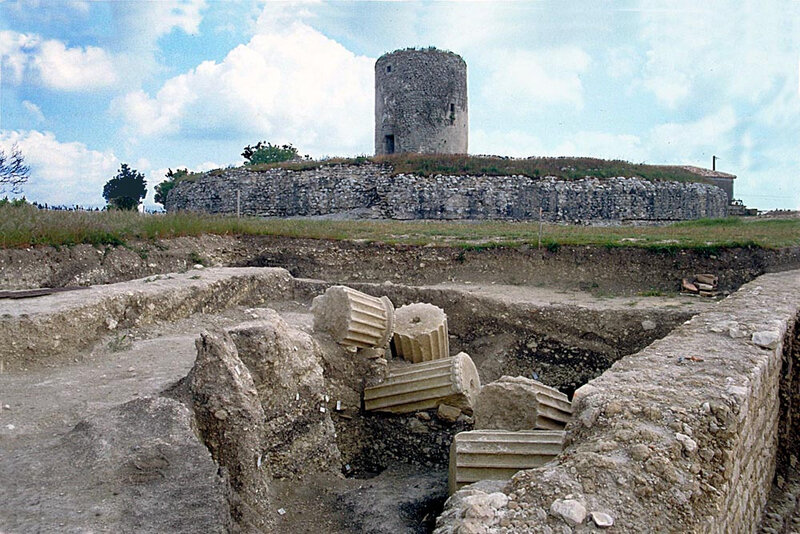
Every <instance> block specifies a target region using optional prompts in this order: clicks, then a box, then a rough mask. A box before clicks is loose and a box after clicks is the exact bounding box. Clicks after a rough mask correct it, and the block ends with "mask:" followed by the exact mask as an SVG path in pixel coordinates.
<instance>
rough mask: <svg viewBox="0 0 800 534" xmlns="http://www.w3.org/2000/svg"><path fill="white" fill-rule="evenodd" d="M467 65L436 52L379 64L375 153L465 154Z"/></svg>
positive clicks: (404, 54) (388, 57)
mask: <svg viewBox="0 0 800 534" xmlns="http://www.w3.org/2000/svg"><path fill="white" fill-rule="evenodd" d="M468 129H469V120H468V116H467V64H466V63H465V62H464V60H463V59H461V56H459V55H458V54H454V53H452V52H445V51H443V50H437V49H435V48H427V49H423V50H414V49H408V50H397V51H395V52H391V53H389V54H384V55H383V56H381V57H379V58H378V61H376V62H375V154H376V155H381V154H393V153H401V152H419V153H439V154H466V153H467V135H468Z"/></svg>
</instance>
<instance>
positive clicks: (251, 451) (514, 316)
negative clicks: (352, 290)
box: [170, 279, 696, 533]
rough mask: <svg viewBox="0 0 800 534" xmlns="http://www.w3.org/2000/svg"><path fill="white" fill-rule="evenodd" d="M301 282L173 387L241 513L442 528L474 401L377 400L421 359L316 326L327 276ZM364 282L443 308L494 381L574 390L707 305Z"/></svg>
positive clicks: (206, 346) (453, 331)
mask: <svg viewBox="0 0 800 534" xmlns="http://www.w3.org/2000/svg"><path fill="white" fill-rule="evenodd" d="M295 283H296V285H295V293H294V295H295V300H294V301H292V302H282V303H276V304H274V305H273V307H274V308H275V310H276V313H274V314H272V315H270V314H266V317H265V318H264V317H262V319H261V320H259V321H255V322H252V323H245V324H242V325H239V326H236V327H233V328H229V329H227V332H226V333H222V332H220V333H208V334H204V335H203V337H202V338H201V341H198V360H197V362H196V364H195V368H194V369H193V370H192V372H191V373H190V374H189V376H188V377H187V379H185V380H184V381H182V383H181V384H179V385H178V386H177V387H175V388H173V389H172V390H171V391H170V395H172V396H176V397H178V398H182V399H183V400H184V401H185V402H186V403H187V404H188V405H190V406H192V408H193V410H194V413H195V417H196V420H197V421H198V425H197V426H198V429H199V432H200V435H201V437H202V440H203V442H204V443H205V444H206V445H207V446H208V448H209V450H210V451H211V453H212V456H213V457H214V459H215V460H216V461H217V462H218V463H219V464H220V466H221V467H222V468H223V470H224V471H225V472H226V473H227V474H228V476H229V477H230V478H229V479H230V485H231V487H232V489H233V492H234V495H235V498H233V499H232V500H231V507H232V515H233V517H234V519H235V520H236V521H237V522H239V523H240V524H241V525H245V526H247V525H255V526H256V527H257V528H262V529H269V528H275V529H276V530H277V531H286V532H288V531H292V532H311V531H317V530H319V528H320V524H321V523H320V522H322V524H324V530H325V531H329V532H343V533H344V532H348V533H349V532H381V531H387V530H392V531H403V532H430V531H432V529H433V527H434V523H435V519H436V517H437V515H438V514H439V512H440V511H441V509H442V506H443V504H444V501H445V500H446V498H447V496H448V492H447V476H448V473H447V466H448V461H449V451H450V445H451V443H452V441H453V437H454V436H455V434H457V433H458V432H461V431H466V430H471V429H472V428H473V418H472V417H471V414H470V413H468V412H466V413H462V414H461V415H460V416H458V417H457V418H449V417H448V418H445V417H441V418H440V417H439V415H438V413H437V410H436V409H431V410H426V411H416V412H414V413H409V414H388V413H380V412H368V411H365V409H364V388H365V387H368V386H370V385H375V384H378V383H380V382H381V381H382V380H383V378H384V377H385V375H386V372H387V369H388V368H392V367H397V366H404V365H410V364H408V363H407V362H403V361H402V360H399V359H397V358H394V357H392V354H391V351H389V352H388V353H387V354H385V355H384V354H383V353H380V354H376V353H374V352H371V353H362V352H358V353H356V352H355V351H350V350H347V349H346V348H344V347H341V346H339V345H337V344H336V343H334V342H333V340H332V339H331V338H330V337H329V336H327V335H325V334H320V333H315V332H313V328H312V326H311V324H312V315H311V313H310V312H309V308H308V304H309V300H310V298H311V297H313V296H315V295H317V294H320V293H322V292H323V291H324V289H325V288H326V287H327V286H328V284H327V283H325V282H321V281H314V280H302V279H300V280H296V281H295ZM354 286H355V287H357V288H358V289H359V290H361V291H364V292H366V293H371V294H373V295H375V296H380V295H386V296H388V297H389V298H390V299H391V300H392V301H393V303H394V305H395V306H398V307H399V306H401V305H403V304H407V303H412V302H430V303H433V304H436V305H437V306H440V307H441V308H443V309H444V310H445V312H446V313H447V315H448V321H449V325H450V348H451V354H455V353H456V352H460V351H464V352H467V353H468V354H469V355H470V356H471V357H472V359H473V360H474V362H475V364H476V366H477V368H478V370H479V374H480V377H481V381H482V383H483V384H487V383H489V382H491V381H494V380H496V379H498V378H500V377H501V376H504V375H510V376H524V377H527V378H534V379H536V380H539V381H541V382H544V383H545V384H548V385H550V386H553V387H556V388H558V389H559V390H561V391H562V392H564V393H566V394H567V395H569V396H571V395H572V392H574V390H575V389H576V388H578V387H580V386H581V385H583V384H585V383H586V382H587V381H589V380H591V379H592V378H594V377H596V376H599V375H600V374H601V373H602V372H603V371H604V370H605V369H607V368H608V367H610V366H611V365H612V364H613V363H614V362H615V361H616V360H618V359H619V358H621V357H623V356H625V355H628V354H631V353H634V352H636V351H638V350H640V349H641V348H642V347H644V346H646V345H647V344H649V343H650V342H652V341H653V340H654V339H657V338H659V337H663V336H664V335H666V334H667V333H668V332H669V331H670V330H671V329H672V328H674V327H675V326H676V325H677V324H680V323H681V322H683V321H685V320H687V319H688V318H689V317H691V316H692V315H693V314H694V312H695V311H696V310H695V308H693V307H692V306H687V305H682V304H675V305H667V306H662V307H652V306H649V307H643V309H636V308H637V306H638V304H637V303H631V302H630V301H629V302H626V303H622V304H621V303H615V304H614V305H612V304H611V303H600V304H599V305H598V304H597V303H594V304H593V305H591V306H580V305H576V304H574V303H572V304H571V303H561V304H558V303H553V302H546V303H544V302H532V301H531V300H530V299H528V298H527V296H526V295H525V294H524V290H520V289H514V290H512V292H513V294H514V297H512V298H509V295H508V294H507V293H506V292H505V291H504V290H503V289H502V288H501V289H500V290H498V289H496V288H495V289H492V288H489V289H480V288H474V289H473V288H470V289H468V290H466V289H464V288H463V287H462V288H456V287H430V288H424V287H409V286H401V285H395V284H381V285H375V284H354ZM552 296H553V295H549V296H548V298H549V297H552ZM262 315H264V314H262ZM384 356H385V357H384ZM387 360H388V361H387ZM231 370H234V372H232V371H231ZM245 375H246V376H245ZM220 376H224V378H220ZM232 376H238V378H236V379H233V378H231V377H232ZM242 377H243V378H242ZM252 392H256V394H255V395H254V394H252ZM258 421H264V422H263V423H258Z"/></svg>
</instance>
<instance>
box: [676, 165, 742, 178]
mask: <svg viewBox="0 0 800 534" xmlns="http://www.w3.org/2000/svg"><path fill="white" fill-rule="evenodd" d="M678 168H679V169H685V170H687V171H689V172H691V173H694V174H697V175H699V176H704V177H706V178H730V179H731V180H734V179H735V178H736V175H735V174H728V173H727V172H719V171H712V170H711V169H704V168H703V167H695V166H693V165H678Z"/></svg>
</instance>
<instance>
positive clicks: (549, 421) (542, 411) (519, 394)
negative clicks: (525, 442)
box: [475, 376, 572, 430]
mask: <svg viewBox="0 0 800 534" xmlns="http://www.w3.org/2000/svg"><path fill="white" fill-rule="evenodd" d="M570 417H572V403H570V402H569V398H568V397H567V396H566V395H564V394H563V393H561V392H560V391H558V390H557V389H555V388H551V387H550V386H546V385H544V384H542V383H541V382H537V381H536V380H531V379H530V378H525V377H524V376H516V377H511V376H503V377H501V378H500V379H499V380H496V381H494V382H492V383H490V384H486V385H485V386H484V387H483V388H481V392H480V394H479V395H478V397H477V399H476V400H475V428H476V429H498V430H535V429H542V430H561V429H563V428H564V426H566V424H567V422H568V421H569V419H570Z"/></svg>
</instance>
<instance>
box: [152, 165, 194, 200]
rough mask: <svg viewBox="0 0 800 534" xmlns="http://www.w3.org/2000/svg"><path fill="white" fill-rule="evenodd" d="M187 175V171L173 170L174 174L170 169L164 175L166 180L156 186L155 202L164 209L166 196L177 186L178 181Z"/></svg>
mask: <svg viewBox="0 0 800 534" xmlns="http://www.w3.org/2000/svg"><path fill="white" fill-rule="evenodd" d="M187 174H189V169H175V171H174V172H173V171H172V169H169V170H168V171H167V174H166V177H167V179H166V180H164V181H163V182H161V183H160V184H158V185H157V186H156V197H155V201H156V202H158V203H159V204H161V205H162V206H164V207H165V208H166V207H167V195H168V194H169V192H170V191H172V188H173V187H175V185H177V183H178V182H179V181H180V179H181V178H183V177H184V176H186V175H187Z"/></svg>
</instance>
